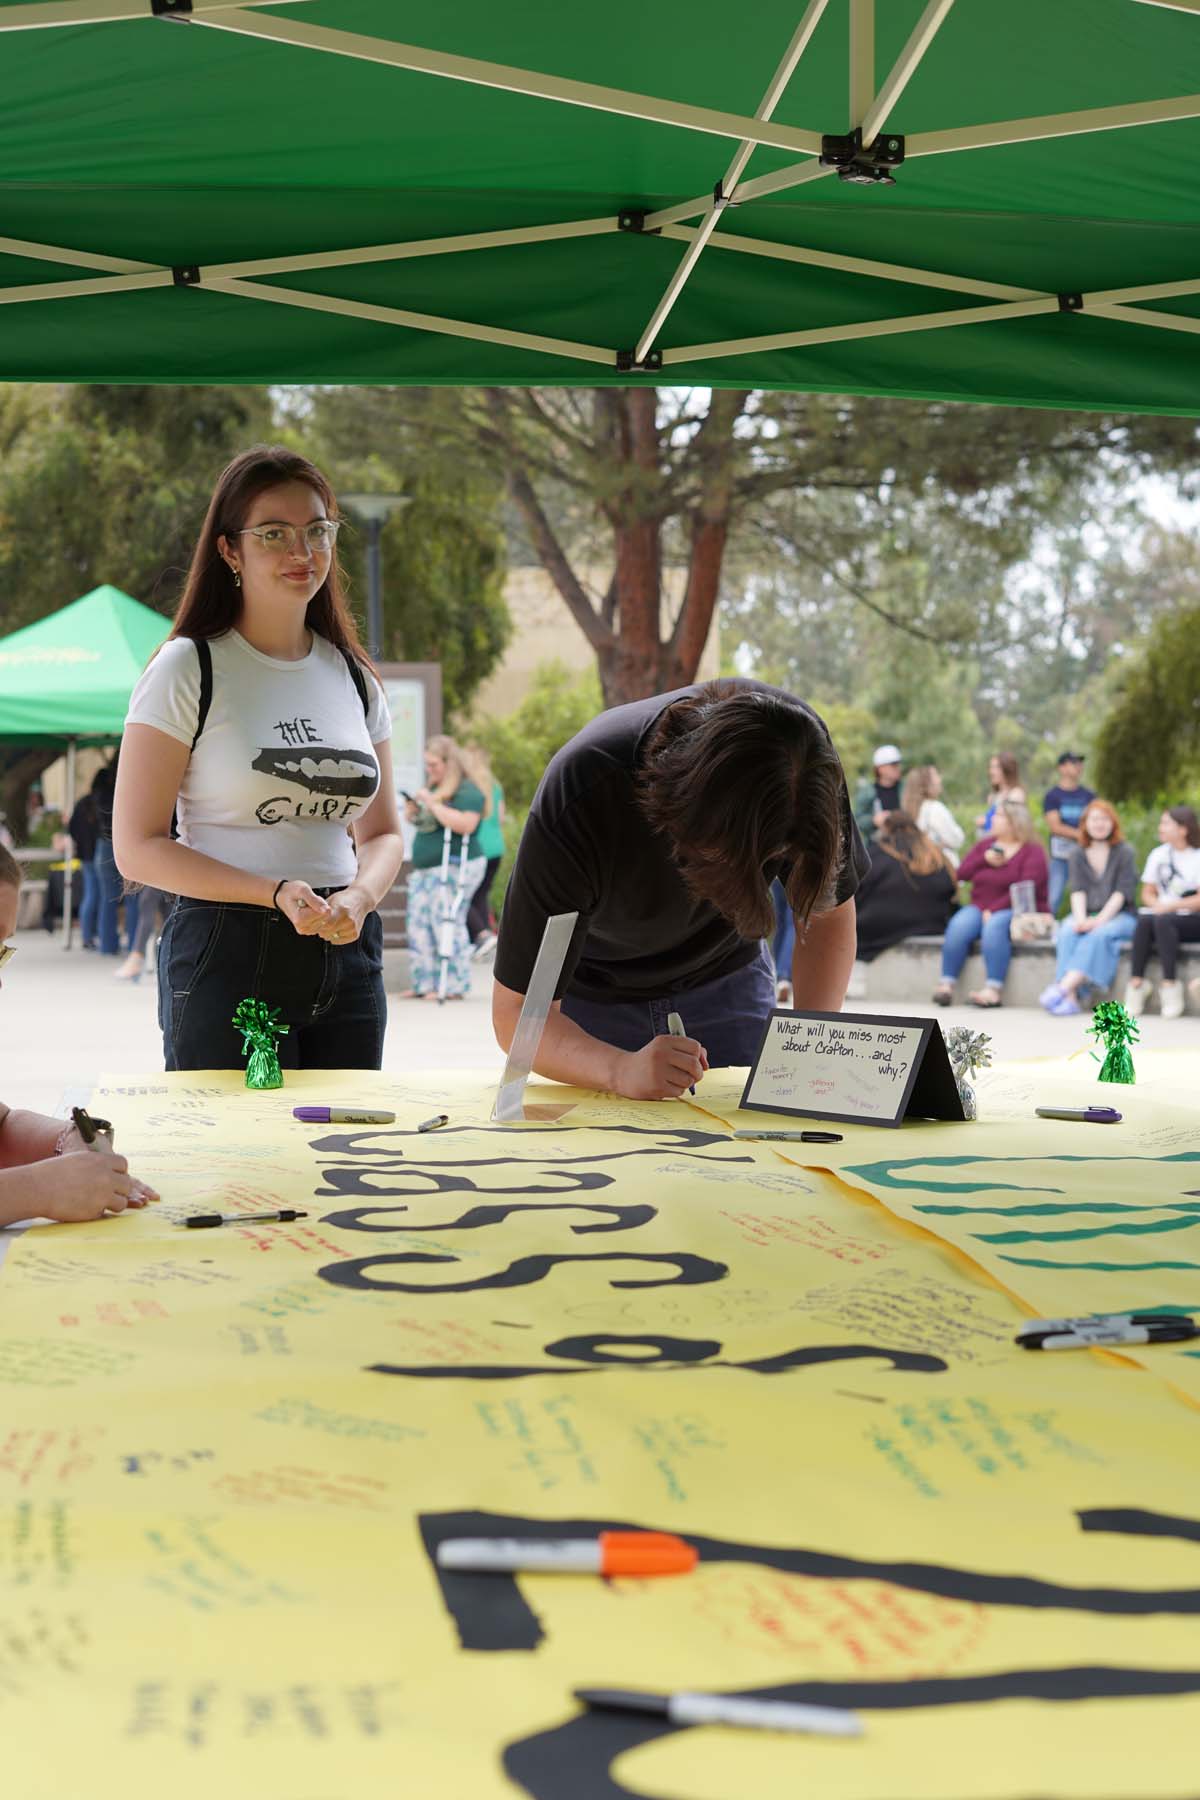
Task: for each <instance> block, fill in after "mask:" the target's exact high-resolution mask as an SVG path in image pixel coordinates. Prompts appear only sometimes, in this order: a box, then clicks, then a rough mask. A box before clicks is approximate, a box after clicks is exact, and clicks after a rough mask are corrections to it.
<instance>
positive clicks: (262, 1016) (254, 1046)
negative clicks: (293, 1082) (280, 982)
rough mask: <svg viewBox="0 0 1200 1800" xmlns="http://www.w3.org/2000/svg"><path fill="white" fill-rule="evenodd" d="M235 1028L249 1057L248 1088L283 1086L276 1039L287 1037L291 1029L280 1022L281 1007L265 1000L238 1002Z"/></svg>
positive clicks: (234, 1016)
mask: <svg viewBox="0 0 1200 1800" xmlns="http://www.w3.org/2000/svg"><path fill="white" fill-rule="evenodd" d="M233 1028H234V1030H235V1031H240V1032H241V1034H242V1055H243V1056H248V1057H249V1058H250V1060H249V1062H248V1063H247V1064H246V1086H247V1087H248V1088H278V1087H282V1086H283V1070H282V1069H281V1068H280V1067H279V1051H278V1049H277V1047H276V1042H275V1040H276V1038H281V1037H286V1036H287V1032H288V1027H287V1026H286V1025H281V1024H280V1023H279V1008H278V1007H277V1006H274V1007H269V1006H268V1005H267V1003H266V1001H265V1000H239V1002H238V1006H237V1011H236V1012H235V1013H234V1015H233Z"/></svg>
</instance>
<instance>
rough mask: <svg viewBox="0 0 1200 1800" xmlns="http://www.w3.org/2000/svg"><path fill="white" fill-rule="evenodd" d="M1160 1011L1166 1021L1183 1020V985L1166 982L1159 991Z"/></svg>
mask: <svg viewBox="0 0 1200 1800" xmlns="http://www.w3.org/2000/svg"><path fill="white" fill-rule="evenodd" d="M1158 1009H1159V1011H1160V1012H1161V1013H1162V1016H1163V1018H1164V1019H1182V1017H1183V983H1182V981H1164V982H1163V984H1162V986H1161V987H1160V988H1159V990H1158Z"/></svg>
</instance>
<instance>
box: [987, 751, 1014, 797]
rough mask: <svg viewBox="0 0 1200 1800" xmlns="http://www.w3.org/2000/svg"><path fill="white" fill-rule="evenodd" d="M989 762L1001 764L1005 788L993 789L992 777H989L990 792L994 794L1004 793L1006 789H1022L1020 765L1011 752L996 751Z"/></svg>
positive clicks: (1001, 774)
mask: <svg viewBox="0 0 1200 1800" xmlns="http://www.w3.org/2000/svg"><path fill="white" fill-rule="evenodd" d="M989 760H990V761H991V762H995V763H999V764H1000V779H1001V781H1002V782H1003V783H1004V788H995V787H992V786H991V777H990V776H989V778H988V785H989V789H990V791H991V792H992V793H993V794H997V793H1003V792H1004V789H1005V788H1015V787H1020V785H1021V770H1020V765H1019V764H1018V762H1017V759H1016V757H1015V756H1014V755H1013V753H1012V751H1011V750H995V751H993V752H992V755H991V758H990V759H989Z"/></svg>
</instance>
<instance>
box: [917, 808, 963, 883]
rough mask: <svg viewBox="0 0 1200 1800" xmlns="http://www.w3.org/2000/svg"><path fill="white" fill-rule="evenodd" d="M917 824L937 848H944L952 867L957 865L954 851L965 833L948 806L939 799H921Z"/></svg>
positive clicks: (960, 844)
mask: <svg viewBox="0 0 1200 1800" xmlns="http://www.w3.org/2000/svg"><path fill="white" fill-rule="evenodd" d="M917 824H918V825H919V826H920V828H921V830H922V831H923V832H924V833H925V835H926V837H931V838H932V839H933V841H934V843H935V844H936V845H937V847H938V849H939V850H944V851H945V852H946V855H947V856H948V857H949V859H950V861H951V862H952V863H953V865H954V867H955V868H956V869H957V867H958V857H957V856H956V855H955V851H956V850H959V849H961V848H962V841H963V838H964V837H965V836H966V833H965V832H964V831H963V828H962V826H961V825H960V824H959V822H958V820H957V819H956V818H955V816H954V814H953V813H952V812H951V811H950V808H949V807H948V806H947V805H945V803H944V802H943V801H941V800H922V802H921V806H920V810H919V811H918V813H917Z"/></svg>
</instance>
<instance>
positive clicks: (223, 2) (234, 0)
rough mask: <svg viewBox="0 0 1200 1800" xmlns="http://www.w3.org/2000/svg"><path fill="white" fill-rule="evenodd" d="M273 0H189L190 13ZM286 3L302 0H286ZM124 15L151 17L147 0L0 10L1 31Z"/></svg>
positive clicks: (52, 2)
mask: <svg viewBox="0 0 1200 1800" xmlns="http://www.w3.org/2000/svg"><path fill="white" fill-rule="evenodd" d="M272 4H274V0H192V15H193V17H195V15H196V14H198V13H206V12H221V11H227V10H230V9H232V8H233V7H235V6H238V7H241V6H270V5H272ZM287 4H288V5H289V6H297V5H303V4H304V0H287ZM126 19H152V14H151V12H150V9H149V7H148V6H147V4H146V0H34V3H33V4H31V5H26V6H7V7H4V8H3V9H2V10H0V31H44V30H45V29H46V28H47V27H48V26H54V25H117V24H120V23H122V22H123V21H124V20H126Z"/></svg>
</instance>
